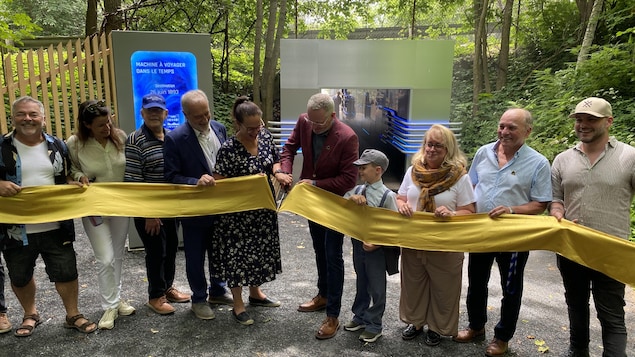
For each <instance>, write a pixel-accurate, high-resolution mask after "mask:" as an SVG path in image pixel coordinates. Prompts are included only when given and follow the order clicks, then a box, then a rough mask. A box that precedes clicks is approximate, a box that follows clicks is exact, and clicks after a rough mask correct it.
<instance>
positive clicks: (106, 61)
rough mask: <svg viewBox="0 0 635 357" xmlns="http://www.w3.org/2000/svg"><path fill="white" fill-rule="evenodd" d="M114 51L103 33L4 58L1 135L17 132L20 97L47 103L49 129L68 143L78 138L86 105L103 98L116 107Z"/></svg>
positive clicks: (1, 86)
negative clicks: (14, 121)
mask: <svg viewBox="0 0 635 357" xmlns="http://www.w3.org/2000/svg"><path fill="white" fill-rule="evenodd" d="M111 48H112V47H111V39H110V36H108V37H106V36H105V35H101V36H92V37H88V38H86V39H84V40H83V41H82V40H76V41H68V42H67V43H66V44H62V43H59V44H57V45H56V46H53V45H49V46H48V48H39V49H37V50H23V51H20V52H17V53H9V54H6V55H4V56H3V58H2V64H1V65H2V72H3V76H2V78H0V95H2V97H3V101H4V104H5V105H4V107H5V110H3V111H0V133H7V132H9V131H10V130H12V128H11V123H10V112H11V104H12V103H13V101H14V100H15V99H16V98H18V97H20V96H25V95H28V96H32V97H34V98H37V99H39V100H40V101H41V102H42V103H43V104H44V110H45V115H46V131H47V132H48V133H50V134H53V135H55V136H57V137H59V138H63V139H67V138H68V137H69V136H71V135H72V134H73V131H74V128H75V121H76V118H77V111H78V107H79V104H80V103H82V102H83V101H86V100H89V99H103V100H105V102H106V105H107V106H110V107H111V108H116V102H115V101H116V92H115V81H114V78H115V74H114V70H113V58H112V51H111ZM113 120H115V121H116V116H115V117H114V119H113Z"/></svg>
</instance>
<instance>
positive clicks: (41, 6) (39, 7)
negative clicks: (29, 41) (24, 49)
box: [0, 0, 86, 36]
mask: <svg viewBox="0 0 635 357" xmlns="http://www.w3.org/2000/svg"><path fill="white" fill-rule="evenodd" d="M0 6H2V7H3V8H4V10H6V11H7V12H10V13H13V14H20V13H22V14H26V15H28V16H29V17H30V18H31V19H32V22H33V24H35V25H37V27H36V28H34V30H35V31H34V32H33V34H34V35H36V36H81V34H82V33H83V32H84V20H85V13H86V1H83V0H5V1H3V4H2V5H0Z"/></svg>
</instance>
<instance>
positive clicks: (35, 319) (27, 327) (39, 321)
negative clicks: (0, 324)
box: [14, 314, 42, 337]
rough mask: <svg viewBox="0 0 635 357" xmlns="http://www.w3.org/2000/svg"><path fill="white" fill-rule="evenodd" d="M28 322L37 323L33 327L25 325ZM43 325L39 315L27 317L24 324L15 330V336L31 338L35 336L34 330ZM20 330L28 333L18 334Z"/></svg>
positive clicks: (23, 320)
mask: <svg viewBox="0 0 635 357" xmlns="http://www.w3.org/2000/svg"><path fill="white" fill-rule="evenodd" d="M27 320H33V321H35V324H34V325H33V326H31V325H27V324H25V322H26V321H27ZM41 323H42V320H41V319H40V315H39V314H32V315H26V316H24V317H23V318H22V324H21V325H20V327H18V328H17V329H16V330H15V333H14V335H15V336H16V337H29V336H31V335H32V334H33V330H35V328H36V327H38V326H39V325H40V324H41ZM20 330H27V333H18V331H20Z"/></svg>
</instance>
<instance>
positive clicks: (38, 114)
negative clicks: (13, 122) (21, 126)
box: [13, 112, 43, 120]
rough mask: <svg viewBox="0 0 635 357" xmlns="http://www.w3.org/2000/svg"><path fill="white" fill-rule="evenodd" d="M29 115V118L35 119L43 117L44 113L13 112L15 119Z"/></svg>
mask: <svg viewBox="0 0 635 357" xmlns="http://www.w3.org/2000/svg"><path fill="white" fill-rule="evenodd" d="M27 116H28V117H29V118H31V119H35V120H37V119H40V118H41V117H43V115H42V113H40V112H30V113H25V112H17V113H15V114H13V117H14V118H15V119H20V120H22V119H26V117H27Z"/></svg>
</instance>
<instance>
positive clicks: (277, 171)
mask: <svg viewBox="0 0 635 357" xmlns="http://www.w3.org/2000/svg"><path fill="white" fill-rule="evenodd" d="M276 174H285V175H288V174H289V173H288V172H286V171H282V169H277V170H276V171H274V172H273V175H274V176H275V175H276Z"/></svg>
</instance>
